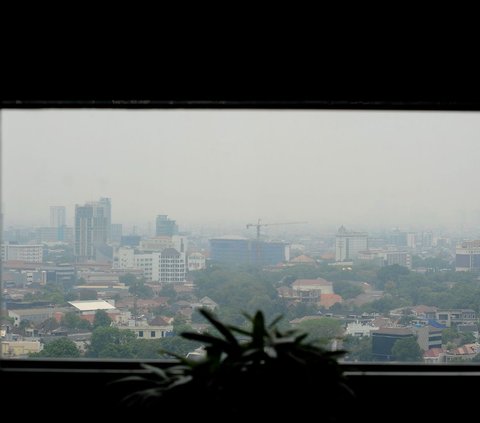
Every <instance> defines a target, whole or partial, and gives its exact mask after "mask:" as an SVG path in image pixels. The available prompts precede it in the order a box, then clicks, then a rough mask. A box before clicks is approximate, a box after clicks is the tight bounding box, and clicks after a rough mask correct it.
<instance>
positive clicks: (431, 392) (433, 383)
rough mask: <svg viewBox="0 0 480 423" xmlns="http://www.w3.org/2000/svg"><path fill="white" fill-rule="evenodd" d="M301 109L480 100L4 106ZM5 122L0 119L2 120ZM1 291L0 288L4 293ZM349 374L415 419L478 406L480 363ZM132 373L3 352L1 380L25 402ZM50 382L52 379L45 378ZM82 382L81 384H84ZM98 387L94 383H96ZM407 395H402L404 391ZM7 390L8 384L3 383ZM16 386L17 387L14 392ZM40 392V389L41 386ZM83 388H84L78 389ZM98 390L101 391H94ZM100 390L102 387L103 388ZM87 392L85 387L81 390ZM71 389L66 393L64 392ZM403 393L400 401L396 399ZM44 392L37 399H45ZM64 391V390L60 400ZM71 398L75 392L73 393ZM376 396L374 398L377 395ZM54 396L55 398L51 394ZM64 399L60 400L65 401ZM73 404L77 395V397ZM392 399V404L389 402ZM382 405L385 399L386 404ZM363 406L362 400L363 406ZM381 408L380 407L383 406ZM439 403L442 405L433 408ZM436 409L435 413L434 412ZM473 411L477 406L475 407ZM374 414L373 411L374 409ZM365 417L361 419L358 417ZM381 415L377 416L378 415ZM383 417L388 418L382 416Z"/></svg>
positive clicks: (98, 363) (428, 107) (440, 106)
mask: <svg viewBox="0 0 480 423" xmlns="http://www.w3.org/2000/svg"><path fill="white" fill-rule="evenodd" d="M78 108H92V109H253V110H255V109H273V110H281V109H297V110H324V109H325V110H329V109H333V110H372V111H373V110H391V111H401V110H409V111H422V110H424V111H470V112H472V111H474V112H479V111H480V100H471V99H468V100H465V101H464V100H453V101H452V100H448V101H444V100H438V99H435V100H426V101H424V100H409V99H394V100H382V99H380V100H378V99H372V98H370V99H369V100H366V101H364V100H362V99H356V98H355V99H353V98H352V99H349V100H342V99H338V98H336V99H325V100H324V99H322V100H311V99H308V100H292V101H290V100H288V101H278V100H275V101H270V100H268V99H267V100H255V101H244V100H235V99H224V100H214V101H209V100H202V99H193V100H185V99H180V100H173V101H171V100H145V101H143V100H141V101H138V100H78V101H72V100H2V109H78ZM0 123H1V121H0ZM0 295H1V293H0ZM143 362H147V363H148V364H155V365H159V366H168V365H169V364H171V363H172V360H158V361H143ZM341 367H342V369H343V370H344V372H345V374H346V375H347V377H348V378H349V379H350V380H351V381H352V382H353V385H354V387H357V388H359V392H361V395H360V396H361V397H362V398H363V399H365V401H367V402H366V404H365V405H368V404H374V403H375V402H378V401H385V402H389V401H390V402H389V404H390V406H392V407H393V408H394V409H392V410H390V413H395V415H396V416H397V417H398V418H400V417H401V416H410V418H411V420H412V421H418V420H419V419H420V418H426V417H429V418H432V415H433V416H434V417H436V418H438V419H440V420H439V421H442V418H443V417H444V414H443V413H444V411H445V410H442V407H441V406H439V405H438V402H437V401H438V399H439V395H438V394H441V393H442V392H449V395H453V396H450V397H449V398H450V402H451V403H459V404H460V403H462V404H464V403H466V402H467V401H471V402H470V404H471V406H472V409H474V404H475V403H476V402H475V401H476V396H475V393H476V386H477V384H478V378H479V377H480V364H476V363H475V364H474V363H471V362H470V363H468V364H467V363H462V364H449V363H444V364H441V365H432V364H403V363H402V364H381V363H355V364H352V363H344V364H341ZM125 372H128V373H132V372H133V373H143V372H145V370H144V369H143V368H142V367H141V361H140V360H118V359H109V360H90V359H55V360H47V359H33V360H32V359H4V358H1V357H0V380H1V381H2V383H11V387H12V389H11V392H12V394H11V395H10V394H8V393H7V394H6V398H4V399H5V401H6V402H5V403H7V402H8V400H9V399H11V400H12V404H18V405H20V402H19V401H20V399H18V398H17V394H16V393H18V389H19V388H20V387H23V386H25V389H27V388H28V385H31V383H33V384H35V381H37V380H41V381H48V378H50V377H53V378H54V379H55V380H58V381H60V383H61V381H67V380H69V381H74V382H72V383H73V385H72V386H74V385H75V384H76V385H77V386H79V387H80V388H82V389H83V388H85V387H86V386H88V387H89V388H90V389H92V385H94V383H95V382H94V381H95V380H96V381H101V382H108V381H110V380H113V379H116V378H118V377H120V376H123V375H125ZM452 377H455V381H454V382H453V383H454V385H455V386H458V387H461V388H460V389H455V390H454V391H453V392H452V391H451V389H450V388H451V386H452ZM46 383H48V382H46ZM80 388H79V389H80ZM93 389H94V388H93ZM412 389H413V390H414V392H415V396H418V395H420V396H422V397H423V401H424V403H427V404H428V406H426V407H425V409H424V410H423V411H421V409H420V411H419V410H418V409H415V411H414V410H413V409H411V408H410V407H408V406H406V405H407V404H409V403H410V401H411V397H412V395H411V394H412ZM404 390H405V391H409V392H410V394H408V392H405V395H404V396H403V398H402V392H403V391H404ZM2 391H3V392H5V391H6V390H5V389H2ZM15 392H16V393H15ZM37 392H38V391H37ZM78 392H80V391H78ZM95 392H97V391H95ZM98 392H100V391H98ZM82 394H83V392H82ZM64 395H66V393H65V394H64ZM395 395H398V396H400V402H396V401H395V399H396V398H397V399H398V396H397V397H395ZM42 398H43V397H41V398H40V399H39V400H38V402H39V404H40V402H41V399H42ZM62 398H64V399H65V398H67V397H66V396H65V397H62V395H60V400H61V399H62ZM68 398H70V397H68ZM372 398H374V399H372ZM52 400H53V401H56V399H55V398H53V397H52ZM60 400H59V401H60ZM72 404H73V400H72ZM387 405H388V404H387ZM382 407H383V405H382ZM362 408H363V406H362ZM380 409H381V408H380ZM435 409H438V411H434V410H435ZM463 410H464V411H463V413H464V414H463V415H464V416H470V414H469V411H468V407H464V408H463ZM432 412H433V414H432ZM456 413H457V414H456V418H457V419H458V418H461V413H462V412H459V410H458V408H457V407H456ZM472 413H473V411H472ZM369 417H370V418H371V417H372V415H371V414H369ZM359 421H360V420H359ZM375 421H376V420H375ZM378 421H383V417H381V415H380V417H379V420H378Z"/></svg>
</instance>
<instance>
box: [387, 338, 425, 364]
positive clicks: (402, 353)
mask: <svg viewBox="0 0 480 423" xmlns="http://www.w3.org/2000/svg"><path fill="white" fill-rule="evenodd" d="M392 354H393V355H394V356H395V359H396V360H398V361H421V360H422V350H421V349H420V346H419V345H418V343H417V341H416V340H415V339H414V338H403V339H397V340H396V341H395V343H394V344H393V347H392Z"/></svg>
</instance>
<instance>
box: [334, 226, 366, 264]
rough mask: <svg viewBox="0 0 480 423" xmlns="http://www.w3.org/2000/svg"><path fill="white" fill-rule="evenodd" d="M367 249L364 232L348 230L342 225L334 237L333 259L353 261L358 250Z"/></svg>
mask: <svg viewBox="0 0 480 423" xmlns="http://www.w3.org/2000/svg"><path fill="white" fill-rule="evenodd" d="M367 249H368V234H367V233H366V232H349V231H347V230H346V229H345V227H344V226H343V225H342V226H341V227H340V228H339V229H338V232H337V236H336V239H335V261H353V260H355V259H356V258H357V255H358V253H359V252H360V251H365V250H367Z"/></svg>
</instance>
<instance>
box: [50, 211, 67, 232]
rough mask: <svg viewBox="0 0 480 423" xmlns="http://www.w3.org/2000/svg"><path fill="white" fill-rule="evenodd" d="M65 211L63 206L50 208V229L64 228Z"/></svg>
mask: <svg viewBox="0 0 480 423" xmlns="http://www.w3.org/2000/svg"><path fill="white" fill-rule="evenodd" d="M65 222H66V211H65V206H50V227H51V228H60V227H62V226H65V224H66V223H65Z"/></svg>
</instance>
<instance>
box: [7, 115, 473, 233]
mask: <svg viewBox="0 0 480 423" xmlns="http://www.w3.org/2000/svg"><path fill="white" fill-rule="evenodd" d="M478 133H480V118H479V116H478V114H476V113H458V112H370V111H368V112H367V111H356V112H353V111H227V110H225V111H177V110H168V111H108V110H107V111H100V110H95V111H72V110H62V111H59V110H48V111H27V110H22V111H12V110H4V111H2V148H3V151H2V153H3V154H2V156H3V157H2V169H3V172H2V189H3V198H2V203H3V208H4V210H3V212H4V217H5V226H9V225H37V226H47V224H48V218H49V216H48V209H49V207H50V206H52V205H63V206H65V207H66V209H67V213H66V215H67V224H68V225H72V223H73V222H72V217H73V210H74V207H75V204H81V203H83V202H85V201H91V200H93V199H95V198H100V197H109V198H111V199H112V220H111V222H112V223H123V224H125V225H127V226H128V225H135V224H138V223H139V222H144V223H145V224H146V223H147V222H154V219H155V216H157V215H158V214H166V215H168V216H171V217H172V218H173V219H175V220H176V221H177V222H178V223H179V225H180V226H181V227H182V226H188V225H194V224H200V223H202V222H203V223H205V224H213V223H215V222H219V223H225V224H231V225H237V226H238V227H239V228H242V229H243V227H244V225H245V224H246V223H254V222H255V221H257V219H258V218H259V217H260V218H262V220H263V221H265V222H284V221H292V220H293V221H300V220H301V221H308V222H309V224H311V225H336V226H339V225H340V224H342V223H343V224H346V225H348V226H349V227H351V228H355V229H356V230H364V227H365V226H372V225H379V226H382V225H383V226H402V225H403V226H408V225H418V226H422V225H431V226H435V225H447V226H448V225H451V226H458V227H460V226H461V225H478V224H480V199H479V198H478V197H475V196H474V195H472V194H471V192H472V184H473V183H474V181H475V178H476V175H477V163H479V162H480V149H479V148H478V146H477V145H476V144H478V143H477V140H476V136H477V134H478Z"/></svg>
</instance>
